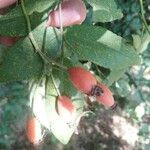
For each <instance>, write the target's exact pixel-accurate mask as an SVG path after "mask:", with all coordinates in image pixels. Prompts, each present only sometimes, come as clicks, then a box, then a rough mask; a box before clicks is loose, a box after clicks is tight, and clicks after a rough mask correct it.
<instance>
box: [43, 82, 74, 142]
mask: <svg viewBox="0 0 150 150" xmlns="http://www.w3.org/2000/svg"><path fill="white" fill-rule="evenodd" d="M56 97H57V92H56V89H55V87H54V84H53V82H52V80H51V79H49V80H48V82H47V87H46V103H45V107H46V113H47V115H48V118H49V122H50V129H51V132H52V133H53V134H54V136H55V137H56V138H57V139H58V140H59V141H60V142H61V143H63V144H67V143H68V142H69V140H70V138H71V136H72V134H73V132H74V129H73V128H70V127H69V126H68V125H67V123H66V122H64V120H62V119H61V117H59V115H58V114H57V112H56Z"/></svg>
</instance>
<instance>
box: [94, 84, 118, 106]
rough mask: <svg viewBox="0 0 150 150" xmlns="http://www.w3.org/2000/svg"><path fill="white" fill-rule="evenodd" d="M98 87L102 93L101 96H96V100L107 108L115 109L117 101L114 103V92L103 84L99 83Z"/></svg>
mask: <svg viewBox="0 0 150 150" xmlns="http://www.w3.org/2000/svg"><path fill="white" fill-rule="evenodd" d="M98 87H99V89H100V91H101V93H100V94H99V95H95V96H96V100H97V101H98V102H99V103H101V104H103V105H104V106H106V107H113V106H114V105H115V101H114V98H113V95H112V92H111V91H110V90H109V88H108V87H107V86H106V85H104V84H103V83H98V84H97V88H98Z"/></svg>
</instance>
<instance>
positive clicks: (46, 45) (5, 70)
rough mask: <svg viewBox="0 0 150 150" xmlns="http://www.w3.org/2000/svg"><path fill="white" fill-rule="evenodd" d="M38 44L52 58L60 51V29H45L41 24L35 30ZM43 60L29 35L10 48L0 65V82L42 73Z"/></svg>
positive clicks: (34, 33) (22, 78)
mask: <svg viewBox="0 0 150 150" xmlns="http://www.w3.org/2000/svg"><path fill="white" fill-rule="evenodd" d="M33 35H34V37H35V40H36V42H37V43H38V46H39V47H40V48H42V50H43V51H44V52H46V53H47V55H48V56H49V57H51V58H56V57H57V56H58V55H59V53H60V37H59V32H58V30H57V29H56V30H54V29H53V28H48V29H47V30H45V27H44V24H41V25H40V26H38V28H36V29H35V30H34V31H33ZM42 72H43V62H42V60H41V58H40V57H39V56H38V54H37V53H36V52H35V50H34V48H33V46H32V44H31V42H30V40H29V38H28V37H26V38H24V39H21V40H20V41H18V42H17V43H16V44H15V45H14V46H13V47H11V48H10V49H8V50H7V51H6V52H5V54H4V58H3V61H2V63H1V65H0V82H6V81H14V80H24V79H28V78H32V77H36V76H39V75H41V74H42Z"/></svg>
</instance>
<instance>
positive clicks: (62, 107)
mask: <svg viewBox="0 0 150 150" xmlns="http://www.w3.org/2000/svg"><path fill="white" fill-rule="evenodd" d="M57 111H58V114H59V116H60V117H61V118H62V119H63V120H65V121H66V122H70V121H73V120H74V117H75V115H76V108H75V106H74V105H73V102H72V101H71V100H70V99H69V98H68V97H67V96H59V97H58V98H57Z"/></svg>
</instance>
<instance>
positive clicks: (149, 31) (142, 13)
mask: <svg viewBox="0 0 150 150" xmlns="http://www.w3.org/2000/svg"><path fill="white" fill-rule="evenodd" d="M139 1H140V7H141V18H142V20H143V23H144V26H145V28H146V30H147V31H148V33H149V34H150V29H149V27H148V24H147V22H146V19H145V16H144V8H143V0H139Z"/></svg>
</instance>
